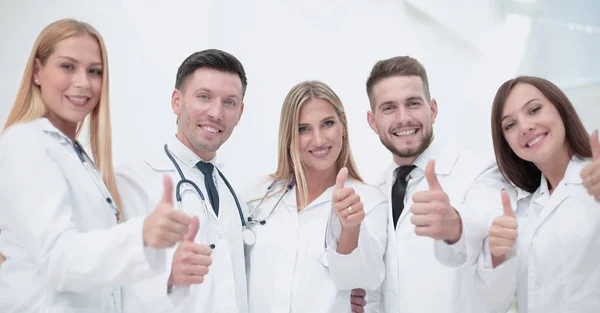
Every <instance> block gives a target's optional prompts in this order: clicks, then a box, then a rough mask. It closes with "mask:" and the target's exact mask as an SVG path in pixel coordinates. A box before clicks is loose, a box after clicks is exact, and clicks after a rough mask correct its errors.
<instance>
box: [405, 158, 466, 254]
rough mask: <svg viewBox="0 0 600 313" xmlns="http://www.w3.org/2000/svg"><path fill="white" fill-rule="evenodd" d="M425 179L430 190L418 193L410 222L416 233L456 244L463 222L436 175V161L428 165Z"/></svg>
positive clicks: (414, 196)
mask: <svg viewBox="0 0 600 313" xmlns="http://www.w3.org/2000/svg"><path fill="white" fill-rule="evenodd" d="M425 178H426V179H427V183H428V184H429V190H427V191H419V192H416V193H415V194H414V195H413V197H412V200H413V204H412V206H411V207H410V211H411V212H412V213H413V216H412V217H411V219H410V221H411V223H413V225H415V233H416V234H417V235H419V236H427V237H431V238H433V239H436V240H445V241H447V242H448V243H450V244H453V243H456V242H457V241H458V240H459V239H460V236H461V235H462V222H461V219H460V215H458V212H457V211H456V210H455V209H454V208H453V207H452V205H451V204H450V199H449V198H448V195H447V194H446V193H445V192H444V190H443V189H442V186H441V185H440V183H439V182H438V179H437V176H436V174H435V161H433V160H431V161H429V163H427V168H426V169H425Z"/></svg>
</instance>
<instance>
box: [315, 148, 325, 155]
mask: <svg viewBox="0 0 600 313" xmlns="http://www.w3.org/2000/svg"><path fill="white" fill-rule="evenodd" d="M312 153H313V154H315V155H318V156H321V155H325V153H327V149H325V150H318V151H315V150H313V152H312Z"/></svg>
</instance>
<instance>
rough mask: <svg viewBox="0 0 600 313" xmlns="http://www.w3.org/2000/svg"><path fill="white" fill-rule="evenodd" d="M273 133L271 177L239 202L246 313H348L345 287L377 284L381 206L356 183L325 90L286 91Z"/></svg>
mask: <svg viewBox="0 0 600 313" xmlns="http://www.w3.org/2000/svg"><path fill="white" fill-rule="evenodd" d="M279 127H280V128H279V163H278V167H277V171H276V172H275V173H274V174H271V175H269V176H267V177H261V178H259V179H258V180H256V181H253V182H251V183H249V184H247V186H248V188H249V189H250V190H248V191H247V192H246V194H245V196H246V197H245V199H254V200H251V201H249V203H248V205H249V210H250V215H249V222H248V230H247V231H246V236H245V240H246V243H250V244H251V246H249V247H248V248H247V251H246V252H247V253H246V257H247V264H248V266H247V275H248V296H249V312H250V313H255V312H256V313H258V312H261V313H263V312H267V313H268V312H283V311H285V312H351V303H350V291H351V289H353V288H364V289H367V290H375V289H377V287H379V285H380V284H381V282H382V281H383V276H384V263H383V252H384V250H385V245H386V228H385V225H387V209H386V208H387V202H386V200H385V197H384V196H383V195H382V194H381V193H380V192H379V191H378V190H377V189H376V188H375V187H372V186H368V185H366V184H365V183H364V182H363V181H362V179H361V178H360V175H359V173H358V170H357V168H356V166H355V164H354V160H353V157H352V152H351V150H350V144H349V137H348V127H347V121H346V116H345V113H344V108H343V106H342V102H341V100H340V99H339V97H338V96H337V95H336V94H335V92H333V90H331V88H330V87H329V86H327V85H326V84H324V83H322V82H319V81H306V82H302V83H300V84H298V85H296V86H294V87H293V88H292V89H291V90H290V92H289V93H288V95H287V97H286V99H285V101H284V103H283V108H282V110H281V119H280V125H279Z"/></svg>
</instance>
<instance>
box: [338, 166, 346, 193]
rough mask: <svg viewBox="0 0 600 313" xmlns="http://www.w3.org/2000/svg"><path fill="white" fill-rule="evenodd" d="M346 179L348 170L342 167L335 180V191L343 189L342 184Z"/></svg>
mask: <svg viewBox="0 0 600 313" xmlns="http://www.w3.org/2000/svg"><path fill="white" fill-rule="evenodd" d="M347 178H348V169H347V168H346V167H342V169H340V171H339V172H338V174H337V177H336V178H335V189H342V188H344V184H345V183H346V179H347Z"/></svg>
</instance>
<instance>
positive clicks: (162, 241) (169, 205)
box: [143, 175, 191, 249]
mask: <svg viewBox="0 0 600 313" xmlns="http://www.w3.org/2000/svg"><path fill="white" fill-rule="evenodd" d="M163 183H164V186H165V190H164V193H163V197H162V200H161V201H160V203H159V204H158V205H157V206H156V209H154V211H153V212H152V213H150V215H148V217H146V219H145V220H144V227H143V236H144V245H146V246H150V247H153V248H157V249H159V248H169V247H172V246H174V245H175V244H176V243H177V242H179V241H181V240H182V239H183V236H184V235H185V234H186V233H187V231H188V227H189V225H190V223H191V219H190V217H189V216H187V215H186V214H184V213H182V212H179V211H176V210H173V183H172V182H171V178H169V176H166V175H165V176H164V177H163Z"/></svg>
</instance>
